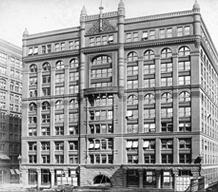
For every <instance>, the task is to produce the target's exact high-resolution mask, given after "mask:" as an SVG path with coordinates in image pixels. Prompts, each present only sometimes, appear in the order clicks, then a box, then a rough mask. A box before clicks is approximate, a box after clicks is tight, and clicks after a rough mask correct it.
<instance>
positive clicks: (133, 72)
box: [127, 66, 138, 76]
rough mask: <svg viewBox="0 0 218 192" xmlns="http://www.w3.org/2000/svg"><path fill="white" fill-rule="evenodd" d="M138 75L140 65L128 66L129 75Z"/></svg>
mask: <svg viewBox="0 0 218 192" xmlns="http://www.w3.org/2000/svg"><path fill="white" fill-rule="evenodd" d="M133 75H138V66H128V67H127V76H133Z"/></svg>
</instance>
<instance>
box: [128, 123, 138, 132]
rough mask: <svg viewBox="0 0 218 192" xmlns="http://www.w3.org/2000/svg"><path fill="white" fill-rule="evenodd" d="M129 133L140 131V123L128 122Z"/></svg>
mask: <svg viewBox="0 0 218 192" xmlns="http://www.w3.org/2000/svg"><path fill="white" fill-rule="evenodd" d="M127 133H138V124H128V125H127Z"/></svg>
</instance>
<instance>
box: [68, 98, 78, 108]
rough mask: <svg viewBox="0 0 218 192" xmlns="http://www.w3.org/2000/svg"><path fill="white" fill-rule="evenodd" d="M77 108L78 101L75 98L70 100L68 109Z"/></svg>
mask: <svg viewBox="0 0 218 192" xmlns="http://www.w3.org/2000/svg"><path fill="white" fill-rule="evenodd" d="M74 108H78V101H77V99H72V100H70V109H74Z"/></svg>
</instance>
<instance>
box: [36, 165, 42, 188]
mask: <svg viewBox="0 0 218 192" xmlns="http://www.w3.org/2000/svg"><path fill="white" fill-rule="evenodd" d="M36 171H37V176H38V177H37V188H38V189H39V188H40V186H41V180H42V177H41V169H40V168H38V169H37V170H36Z"/></svg>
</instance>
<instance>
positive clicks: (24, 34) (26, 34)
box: [23, 27, 29, 36]
mask: <svg viewBox="0 0 218 192" xmlns="http://www.w3.org/2000/svg"><path fill="white" fill-rule="evenodd" d="M28 35H29V31H28V30H27V28H26V27H25V30H24V32H23V36H28Z"/></svg>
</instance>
